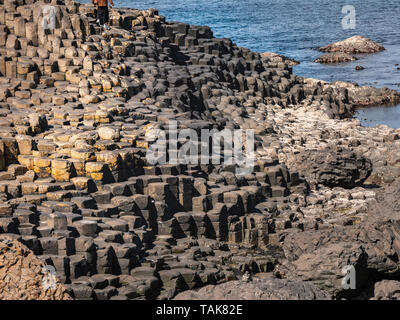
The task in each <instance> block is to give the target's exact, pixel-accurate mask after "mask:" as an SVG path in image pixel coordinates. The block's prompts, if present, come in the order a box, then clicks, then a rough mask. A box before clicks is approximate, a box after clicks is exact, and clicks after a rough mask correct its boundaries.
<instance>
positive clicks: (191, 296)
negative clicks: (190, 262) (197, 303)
mask: <svg viewBox="0 0 400 320" xmlns="http://www.w3.org/2000/svg"><path fill="white" fill-rule="evenodd" d="M326 299H327V295H326V294H325V293H324V292H322V291H321V290H319V289H318V288H316V287H315V286H313V285H311V284H309V283H306V282H302V281H296V280H286V279H254V280H252V281H250V282H247V283H244V282H242V281H232V282H227V283H223V284H220V285H216V286H213V285H211V286H206V287H204V288H202V289H200V290H198V291H185V292H183V293H180V294H178V295H177V296H176V297H175V298H174V300H326Z"/></svg>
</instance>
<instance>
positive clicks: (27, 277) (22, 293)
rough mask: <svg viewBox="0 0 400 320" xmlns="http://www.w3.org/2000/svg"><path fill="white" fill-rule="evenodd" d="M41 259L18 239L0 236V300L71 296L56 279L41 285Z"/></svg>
mask: <svg viewBox="0 0 400 320" xmlns="http://www.w3.org/2000/svg"><path fill="white" fill-rule="evenodd" d="M43 267H44V263H43V261H41V260H40V259H38V258H37V257H36V256H35V255H34V253H33V252H32V251H30V250H29V249H28V248H27V247H25V246H24V245H23V244H21V243H20V242H18V241H15V240H12V239H7V237H1V238H0V300H71V297H70V296H69V295H68V293H67V291H66V289H65V288H64V287H63V286H62V285H61V284H59V283H56V284H55V288H48V289H47V290H46V289H45V288H44V287H43V285H42V281H43V277H44V275H43V274H42V269H43Z"/></svg>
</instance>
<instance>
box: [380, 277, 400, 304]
mask: <svg viewBox="0 0 400 320" xmlns="http://www.w3.org/2000/svg"><path fill="white" fill-rule="evenodd" d="M374 294H375V295H374V299H376V300H400V281H396V280H382V281H379V282H377V283H375V286H374Z"/></svg>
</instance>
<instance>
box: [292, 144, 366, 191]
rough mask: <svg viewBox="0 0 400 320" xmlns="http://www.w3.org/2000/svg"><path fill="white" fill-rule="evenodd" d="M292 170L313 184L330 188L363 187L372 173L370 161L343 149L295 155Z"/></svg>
mask: <svg viewBox="0 0 400 320" xmlns="http://www.w3.org/2000/svg"><path fill="white" fill-rule="evenodd" d="M293 157H294V159H291V160H292V161H291V164H292V165H291V166H292V168H296V170H297V171H298V172H300V173H301V174H303V175H304V176H305V177H306V178H307V179H308V181H309V182H310V183H311V184H313V185H314V184H322V185H325V186H328V187H343V188H354V187H356V186H361V185H362V184H363V182H364V181H365V180H366V179H367V178H368V177H369V175H370V174H371V172H372V164H371V161H370V160H369V159H366V158H365V157H363V156H361V155H359V154H357V153H356V152H354V151H352V150H350V149H347V148H341V147H336V146H333V147H327V148H325V149H322V150H318V149H313V150H305V151H304V152H300V153H298V154H295V155H293Z"/></svg>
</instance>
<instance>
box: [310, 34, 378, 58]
mask: <svg viewBox="0 0 400 320" xmlns="http://www.w3.org/2000/svg"><path fill="white" fill-rule="evenodd" d="M318 50H319V51H322V52H342V53H349V54H357V53H375V52H379V51H383V50H385V48H384V46H382V45H381V44H379V43H376V42H374V41H372V40H370V39H367V38H364V37H362V36H353V37H351V38H348V39H345V40H343V41H339V42H335V43H332V44H329V45H327V46H325V47H320V48H318Z"/></svg>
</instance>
